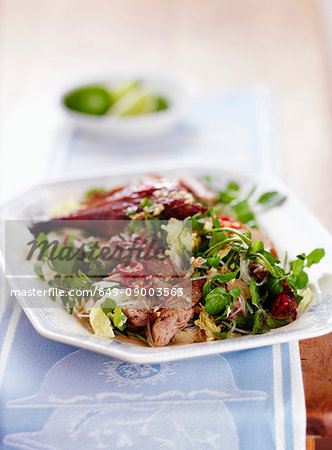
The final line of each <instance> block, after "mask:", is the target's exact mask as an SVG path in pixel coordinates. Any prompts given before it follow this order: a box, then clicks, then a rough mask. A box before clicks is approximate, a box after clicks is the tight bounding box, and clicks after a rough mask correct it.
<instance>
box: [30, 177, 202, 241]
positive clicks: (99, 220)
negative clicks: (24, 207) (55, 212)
mask: <svg viewBox="0 0 332 450" xmlns="http://www.w3.org/2000/svg"><path fill="white" fill-rule="evenodd" d="M145 198H148V199H149V200H150V201H151V202H152V203H153V205H155V212H156V215H160V217H161V218H162V219H170V218H171V217H174V218H176V219H180V220H182V219H185V218H186V217H190V216H193V215H195V214H196V213H199V212H205V211H206V210H207V208H206V207H205V206H203V205H201V204H200V203H197V202H195V201H194V199H193V197H192V195H191V194H190V193H189V192H188V190H186V189H184V188H183V187H181V186H180V185H179V184H177V183H174V182H171V181H169V180H167V179H164V178H157V177H152V178H151V177H150V178H146V179H143V180H142V181H141V182H140V183H138V184H136V185H135V184H133V185H127V186H124V187H123V188H122V189H120V190H112V191H110V193H109V195H106V194H104V195H103V196H102V199H100V196H99V197H97V200H96V201H95V202H91V203H89V204H88V205H87V206H86V207H84V208H82V209H79V210H78V211H75V212H73V213H71V214H68V215H66V216H61V217H55V218H54V219H52V220H51V221H48V222H37V223H34V224H33V225H31V227H30V231H31V232H32V233H33V234H34V235H37V234H38V233H39V232H41V231H43V232H44V233H47V232H49V231H51V230H54V229H58V228H60V227H64V224H63V221H80V223H75V228H76V227H77V228H83V229H88V230H90V231H94V232H98V233H99V234H101V235H109V234H110V231H112V232H113V234H114V232H115V226H114V223H107V221H115V220H127V219H128V216H127V209H128V207H133V206H134V207H136V208H137V213H140V212H143V210H142V208H141V206H140V203H141V201H142V200H143V199H145ZM85 221H87V222H86V223H85ZM91 221H96V223H93V224H92V223H91ZM103 221H105V222H103ZM68 226H71V227H73V226H74V224H73V223H70V222H69V223H68ZM109 226H110V227H111V230H110V228H109Z"/></svg>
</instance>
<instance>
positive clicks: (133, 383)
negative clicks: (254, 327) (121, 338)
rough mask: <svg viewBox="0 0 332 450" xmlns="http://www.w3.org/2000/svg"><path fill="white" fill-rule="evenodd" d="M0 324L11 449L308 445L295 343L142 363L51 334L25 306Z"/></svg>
mask: <svg viewBox="0 0 332 450" xmlns="http://www.w3.org/2000/svg"><path fill="white" fill-rule="evenodd" d="M0 330H1V336H0V337H1V345H2V348H3V355H2V360H1V372H0V375H1V381H2V383H1V391H0V399H1V400H0V402H1V403H0V418H1V436H0V439H1V440H2V442H3V448H4V449H9V448H24V449H45V450H46V449H59V450H63V449H68V450H69V449H77V448H79V449H81V448H82V449H83V448H84V449H86V450H89V449H91V450H94V449H113V448H114V449H115V448H133V449H142V448H146V449H151V450H152V449H156V448H162V449H175V448H176V449H204V450H205V449H210V448H211V449H231V450H236V449H243V450H245V449H248V450H252V449H253V448H254V449H255V450H260V449H262V450H266V449H273V448H277V449H284V448H285V449H293V448H294V449H302V448H304V437H305V427H304V425H305V413H304V411H305V410H304V397H303V387H302V379H301V371H300V362H299V356H298V347H297V344H296V343H293V344H291V345H288V344H282V345H275V346H273V347H271V346H270V347H264V348H260V349H255V350H250V351H241V352H236V353H229V354H223V355H213V356H208V357H202V358H195V359H189V360H184V361H177V362H169V363H160V364H156V363H155V364H144V365H143V364H134V363H129V362H124V361H121V360H117V359H114V358H111V357H109V356H104V355H100V354H97V353H93V352H89V351H87V350H78V349H76V348H73V347H71V346H68V345H64V344H61V343H57V342H53V341H50V340H48V339H45V338H43V337H41V336H40V335H39V334H37V333H36V332H35V331H34V329H33V328H32V326H31V324H30V322H29V321H28V319H27V318H26V316H25V315H24V313H23V312H22V311H21V309H20V308H19V307H18V305H16V306H14V307H13V308H8V309H7V310H6V312H5V314H4V317H3V320H2V323H1V327H0Z"/></svg>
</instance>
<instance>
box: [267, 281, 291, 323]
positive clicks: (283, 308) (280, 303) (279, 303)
mask: <svg viewBox="0 0 332 450" xmlns="http://www.w3.org/2000/svg"><path fill="white" fill-rule="evenodd" d="M270 314H271V316H273V317H277V318H279V319H285V318H291V319H292V320H295V319H296V316H297V309H296V301H295V294H294V292H293V290H292V289H291V288H290V287H289V286H288V284H287V283H286V282H285V281H284V282H283V293H282V294H280V295H278V297H277V298H276V299H275V300H274V301H273V303H272V306H271V310H270Z"/></svg>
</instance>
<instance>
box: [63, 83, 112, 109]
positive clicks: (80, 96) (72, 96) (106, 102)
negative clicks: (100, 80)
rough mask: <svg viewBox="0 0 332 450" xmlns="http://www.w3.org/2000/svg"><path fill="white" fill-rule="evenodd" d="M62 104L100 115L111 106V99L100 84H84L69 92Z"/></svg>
mask: <svg viewBox="0 0 332 450" xmlns="http://www.w3.org/2000/svg"><path fill="white" fill-rule="evenodd" d="M64 104H65V105H66V106H67V108H70V109H73V110H74V111H78V112H81V113H85V114H94V115H97V116H102V115H103V114H105V113H106V111H108V109H109V108H110V107H111V104H112V100H111V96H110V93H109V92H108V91H107V90H106V89H105V88H103V87H102V86H86V87H82V88H79V89H75V90H74V91H71V92H69V93H68V94H67V95H66V96H65V98H64Z"/></svg>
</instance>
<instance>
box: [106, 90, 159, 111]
mask: <svg viewBox="0 0 332 450" xmlns="http://www.w3.org/2000/svg"><path fill="white" fill-rule="evenodd" d="M156 109H157V99H156V97H155V96H154V95H152V94H150V93H149V92H147V91H146V89H143V88H140V87H135V88H132V89H130V90H129V91H128V92H127V94H125V95H124V96H123V97H121V98H120V99H119V100H118V101H117V102H115V103H114V104H113V106H112V108H111V109H110V110H109V114H111V115H113V116H117V117H126V116H137V115H141V114H149V113H151V112H154V111H156Z"/></svg>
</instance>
